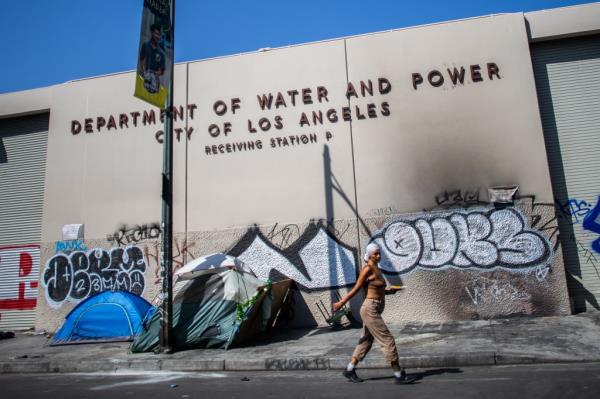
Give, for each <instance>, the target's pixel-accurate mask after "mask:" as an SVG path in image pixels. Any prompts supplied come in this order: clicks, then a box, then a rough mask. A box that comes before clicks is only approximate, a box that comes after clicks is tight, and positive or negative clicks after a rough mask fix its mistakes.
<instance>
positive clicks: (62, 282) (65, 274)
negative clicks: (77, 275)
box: [44, 254, 73, 302]
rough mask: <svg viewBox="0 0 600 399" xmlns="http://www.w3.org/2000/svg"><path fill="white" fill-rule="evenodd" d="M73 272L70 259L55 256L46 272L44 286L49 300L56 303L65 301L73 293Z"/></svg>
mask: <svg viewBox="0 0 600 399" xmlns="http://www.w3.org/2000/svg"><path fill="white" fill-rule="evenodd" d="M72 280H73V278H72V271H71V264H70V262H69V258H67V257H66V256H64V255H60V254H59V255H55V256H54V257H53V258H52V259H50V261H48V265H47V266H46V270H45V271H44V285H45V286H46V294H47V296H48V298H49V299H50V300H52V301H54V302H62V301H64V300H65V299H66V298H67V296H68V295H69V292H70V291H71V284H72Z"/></svg>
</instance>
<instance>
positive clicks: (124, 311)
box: [50, 291, 154, 345]
mask: <svg viewBox="0 0 600 399" xmlns="http://www.w3.org/2000/svg"><path fill="white" fill-rule="evenodd" d="M153 311H154V308H153V307H152V305H150V304H149V303H148V301H146V300H145V299H144V298H142V297H140V296H137V295H135V294H132V293H130V292H126V291H104V292H101V293H99V294H97V295H94V296H92V297H89V298H87V299H86V300H85V301H83V302H81V303H79V305H77V306H76V307H75V308H74V309H73V310H72V311H71V312H70V313H69V314H68V315H67V317H66V318H65V322H64V323H63V325H62V327H61V328H60V329H59V330H58V331H57V332H56V334H54V337H53V338H52V341H51V342H50V345H64V344H73V343H86V342H99V341H102V342H106V341H130V340H132V339H133V338H134V337H135V336H136V335H137V334H138V333H139V332H140V331H141V328H142V321H143V319H144V317H151V314H152V312H153Z"/></svg>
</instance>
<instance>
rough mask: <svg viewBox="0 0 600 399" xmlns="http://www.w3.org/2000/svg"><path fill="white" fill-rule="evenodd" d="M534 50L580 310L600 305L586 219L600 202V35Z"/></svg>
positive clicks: (596, 260)
mask: <svg viewBox="0 0 600 399" xmlns="http://www.w3.org/2000/svg"><path fill="white" fill-rule="evenodd" d="M531 54H532V60H533V67H534V74H535V79H536V85H537V91H538V99H539V104H540V112H541V117H542V124H543V128H544V135H545V140H546V149H547V153H548V162H549V166H550V175H551V178H552V186H553V187H552V188H553V190H554V196H555V200H556V208H557V216H558V218H559V219H558V220H559V226H560V234H561V243H562V247H563V253H564V260H565V268H566V271H567V282H568V286H569V293H570V296H571V299H572V302H573V307H574V310H575V311H576V312H580V311H585V310H587V309H590V308H592V307H593V308H596V309H600V305H599V304H600V253H598V252H597V251H595V250H594V249H593V248H592V242H593V241H595V240H597V239H598V238H600V235H599V234H598V232H596V231H594V230H597V229H595V228H592V229H591V230H590V229H586V228H584V225H583V223H582V222H583V220H584V218H585V216H589V215H590V212H592V211H593V208H594V207H595V206H600V205H598V202H599V201H600V199H599V197H598V196H599V195H600V156H599V155H598V153H599V150H600V36H598V35H594V36H587V37H581V38H571V39H562V40H555V41H549V42H543V43H536V44H532V46H531ZM598 223H600V218H598Z"/></svg>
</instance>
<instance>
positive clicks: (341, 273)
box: [228, 224, 356, 289]
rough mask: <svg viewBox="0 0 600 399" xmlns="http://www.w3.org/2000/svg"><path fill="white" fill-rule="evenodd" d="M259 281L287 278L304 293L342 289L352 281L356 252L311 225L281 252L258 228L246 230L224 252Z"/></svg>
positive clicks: (316, 225)
mask: <svg viewBox="0 0 600 399" xmlns="http://www.w3.org/2000/svg"><path fill="white" fill-rule="evenodd" d="M228 254H229V255H233V256H236V257H238V258H239V259H240V260H241V261H242V262H244V264H245V265H246V266H248V267H250V269H252V271H253V272H254V274H256V276H257V277H258V278H260V279H263V280H266V279H268V278H270V279H271V280H275V281H277V280H280V279H282V278H291V279H293V280H294V281H295V282H296V283H297V284H298V285H300V286H301V287H304V288H306V289H321V288H332V287H344V286H348V285H350V284H353V283H354V282H355V281H356V260H355V259H356V249H354V248H352V247H349V246H347V245H345V244H342V243H341V242H340V241H339V240H337V239H336V238H335V236H332V235H331V234H330V233H329V232H328V231H327V229H326V228H325V227H324V226H322V225H318V224H311V225H309V227H308V228H307V229H306V230H305V231H304V232H303V233H302V235H301V236H300V237H299V238H298V239H297V240H296V241H294V242H293V243H292V244H291V245H289V246H288V247H286V248H285V249H283V250H282V249H280V248H279V247H278V246H277V244H273V243H271V242H270V241H269V239H268V238H267V237H265V236H264V235H263V234H262V233H260V231H259V230H258V228H254V229H250V230H248V232H247V233H246V234H245V235H244V237H242V238H241V239H240V241H239V242H238V243H237V244H236V245H235V246H234V247H233V248H232V249H231V250H230V251H229V252H228Z"/></svg>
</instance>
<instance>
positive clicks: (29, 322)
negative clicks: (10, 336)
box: [0, 114, 48, 330]
mask: <svg viewBox="0 0 600 399" xmlns="http://www.w3.org/2000/svg"><path fill="white" fill-rule="evenodd" d="M47 143H48V114H39V115H31V116H25V117H19V118H10V119H2V120H0V226H1V228H0V329H1V330H17V329H27V328H31V327H33V326H34V325H35V307H36V300H37V292H38V281H39V264H40V249H39V243H40V239H41V230H42V212H43V204H44V178H45V171H46V148H47Z"/></svg>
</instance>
